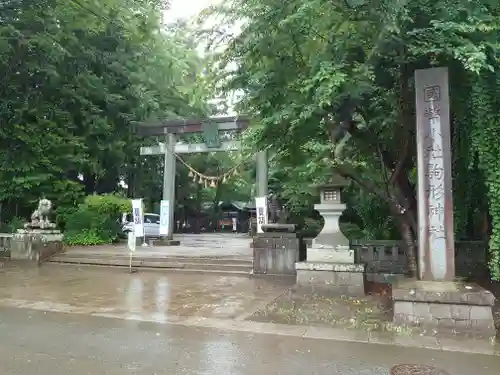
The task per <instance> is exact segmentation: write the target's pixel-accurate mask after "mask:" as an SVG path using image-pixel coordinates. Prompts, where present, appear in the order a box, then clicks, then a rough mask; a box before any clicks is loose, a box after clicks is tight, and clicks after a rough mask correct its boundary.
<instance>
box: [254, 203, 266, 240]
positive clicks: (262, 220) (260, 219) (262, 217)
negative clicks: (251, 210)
mask: <svg viewBox="0 0 500 375" xmlns="http://www.w3.org/2000/svg"><path fill="white" fill-rule="evenodd" d="M255 212H256V215H257V233H264V231H263V230H262V225H263V224H267V219H268V214H267V196H265V197H256V198H255Z"/></svg>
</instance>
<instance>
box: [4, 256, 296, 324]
mask: <svg viewBox="0 0 500 375" xmlns="http://www.w3.org/2000/svg"><path fill="white" fill-rule="evenodd" d="M0 285H2V288H0V305H2V304H4V305H9V306H13V305H16V306H18V307H31V308H38V309H44V306H45V307H46V309H47V310H52V309H53V310H58V311H61V309H62V310H64V309H67V310H68V311H76V310H78V312H82V313H89V314H91V313H99V314H100V315H104V314H106V315H108V316H114V317H119V318H128V319H136V320H148V321H157V322H166V321H174V320H175V319H176V318H179V317H193V316H194V317H205V318H220V319H235V318H238V317H239V316H240V315H246V314H249V313H252V312H253V311H255V310H257V309H258V308H260V307H262V305H263V304H264V305H265V304H266V303H268V302H270V301H271V300H273V299H274V298H276V297H278V296H279V295H280V294H282V293H283V292H284V291H285V290H286V289H287V288H288V287H289V285H290V284H289V283H287V282H277V281H276V280H273V281H266V280H261V279H248V278H242V277H231V276H215V275H203V274H178V273H171V274H166V273H160V272H138V273H134V274H129V273H127V271H125V270H123V269H114V268H104V267H102V268H101V267H96V268H94V267H85V266H84V267H78V266H59V265H50V264H46V265H43V266H42V267H33V266H28V265H20V264H12V263H7V264H6V265H5V266H4V267H3V268H2V270H1V271H0ZM51 306H52V307H54V306H57V307H58V308H57V309H56V308H51Z"/></svg>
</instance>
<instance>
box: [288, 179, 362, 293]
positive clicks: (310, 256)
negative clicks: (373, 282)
mask: <svg viewBox="0 0 500 375" xmlns="http://www.w3.org/2000/svg"><path fill="white" fill-rule="evenodd" d="M342 186H345V182H343V181H342V179H338V180H337V181H336V182H334V183H331V184H328V185H324V186H322V189H321V203H320V204H316V205H314V208H315V209H316V210H317V211H318V212H319V213H320V214H321V216H323V218H324V219H325V225H324V226H323V229H322V230H321V232H320V233H319V234H318V236H317V237H316V238H314V239H313V241H312V245H311V247H310V248H308V249H307V260H306V261H305V262H299V263H296V264H295V268H296V270H297V284H298V285H299V286H311V287H312V288H313V289H324V291H326V292H329V293H333V294H341V295H349V296H363V295H364V294H365V288H364V272H365V265H364V264H355V262H354V250H352V249H350V247H349V240H348V239H347V238H346V237H345V236H344V235H343V234H342V232H341V231H340V227H339V218H340V216H341V215H342V213H343V212H344V210H345V208H346V206H345V204H342V203H341V201H340V188H341V187H342Z"/></svg>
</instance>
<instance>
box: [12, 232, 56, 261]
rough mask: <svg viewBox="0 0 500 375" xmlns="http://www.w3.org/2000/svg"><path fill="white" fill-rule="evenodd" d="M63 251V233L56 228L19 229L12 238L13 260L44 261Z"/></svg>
mask: <svg viewBox="0 0 500 375" xmlns="http://www.w3.org/2000/svg"><path fill="white" fill-rule="evenodd" d="M62 251H63V234H62V233H61V232H60V231H59V230H55V229H31V230H27V229H19V230H18V231H17V233H15V234H14V235H13V237H12V240H11V247H10V258H11V259H12V260H31V261H36V262H37V263H42V262H44V261H45V260H47V259H48V258H50V257H51V256H52V255H54V254H57V253H60V252H62Z"/></svg>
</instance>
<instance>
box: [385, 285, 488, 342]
mask: <svg viewBox="0 0 500 375" xmlns="http://www.w3.org/2000/svg"><path fill="white" fill-rule="evenodd" d="M392 298H393V304H394V318H393V320H394V323H396V324H405V325H416V326H422V327H429V328H444V329H453V330H455V331H458V332H460V333H473V334H485V335H495V324H494V321H493V312H492V308H493V305H494V303H495V297H494V296H493V294H492V293H491V292H489V291H487V290H486V289H484V288H482V287H480V286H478V285H476V284H472V283H464V282H445V281H443V282H439V281H436V282H433V281H416V280H402V281H400V282H398V283H397V284H396V285H395V286H394V287H393V289H392Z"/></svg>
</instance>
